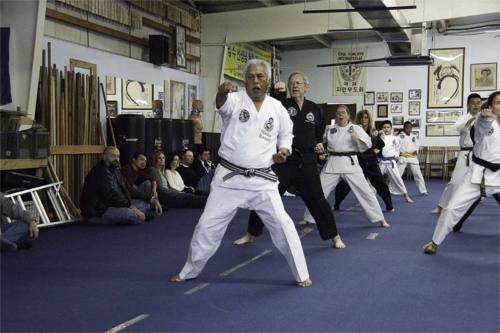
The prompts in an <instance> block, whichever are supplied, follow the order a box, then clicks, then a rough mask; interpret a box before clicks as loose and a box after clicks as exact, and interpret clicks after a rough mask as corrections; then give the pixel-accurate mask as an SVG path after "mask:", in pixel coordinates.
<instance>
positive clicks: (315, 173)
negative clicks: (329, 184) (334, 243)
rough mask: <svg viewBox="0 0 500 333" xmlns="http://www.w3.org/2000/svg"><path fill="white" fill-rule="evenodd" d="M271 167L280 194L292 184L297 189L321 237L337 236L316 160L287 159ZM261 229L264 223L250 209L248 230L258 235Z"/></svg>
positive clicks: (324, 238) (330, 237)
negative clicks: (290, 160)
mask: <svg viewBox="0 0 500 333" xmlns="http://www.w3.org/2000/svg"><path fill="white" fill-rule="evenodd" d="M272 168H273V171H274V172H275V173H276V174H277V175H278V179H279V182H280V183H279V187H278V190H279V192H280V195H283V194H284V193H285V192H286V191H287V190H288V189H289V188H290V186H291V185H292V184H293V186H294V187H295V188H296V189H297V190H298V191H299V193H300V196H301V197H302V200H304V203H305V204H306V206H307V209H309V211H310V212H311V214H312V216H313V217H314V220H316V224H317V226H318V230H319V234H320V236H321V239H323V240H327V239H332V238H333V237H335V236H337V235H338V232H337V225H336V224H335V217H334V216H333V213H332V209H331V207H330V204H329V203H328V201H327V200H326V199H325V195H324V193H323V188H322V187H321V180H320V178H319V170H318V166H317V164H316V162H314V163H304V164H301V163H300V162H288V161H287V162H286V163H283V164H274V165H273V166H272ZM263 229H264V224H263V223H262V220H261V219H260V218H259V216H258V215H257V213H255V212H254V211H253V210H252V211H250V218H249V220H248V229H247V230H248V232H249V233H250V234H251V235H253V236H260V235H261V234H262V231H263Z"/></svg>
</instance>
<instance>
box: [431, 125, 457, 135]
mask: <svg viewBox="0 0 500 333" xmlns="http://www.w3.org/2000/svg"><path fill="white" fill-rule="evenodd" d="M425 134H426V136H458V135H459V134H458V133H457V132H455V128H454V125H452V124H427V125H425Z"/></svg>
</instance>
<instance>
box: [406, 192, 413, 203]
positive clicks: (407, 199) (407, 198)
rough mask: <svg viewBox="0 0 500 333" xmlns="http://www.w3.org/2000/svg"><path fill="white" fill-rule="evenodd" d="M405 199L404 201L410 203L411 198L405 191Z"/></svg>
mask: <svg viewBox="0 0 500 333" xmlns="http://www.w3.org/2000/svg"><path fill="white" fill-rule="evenodd" d="M405 199H406V202H407V203H412V202H413V200H411V199H410V196H409V195H408V194H406V193H405Z"/></svg>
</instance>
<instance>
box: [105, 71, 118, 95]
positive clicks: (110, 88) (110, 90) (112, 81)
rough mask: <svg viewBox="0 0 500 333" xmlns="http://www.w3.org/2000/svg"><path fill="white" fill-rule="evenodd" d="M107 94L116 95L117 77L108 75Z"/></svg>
mask: <svg viewBox="0 0 500 333" xmlns="http://www.w3.org/2000/svg"><path fill="white" fill-rule="evenodd" d="M106 95H116V77H114V76H109V75H106Z"/></svg>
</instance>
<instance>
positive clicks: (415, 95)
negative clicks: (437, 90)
mask: <svg viewBox="0 0 500 333" xmlns="http://www.w3.org/2000/svg"><path fill="white" fill-rule="evenodd" d="M420 98H422V90H420V89H410V90H409V91H408V99H420Z"/></svg>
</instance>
